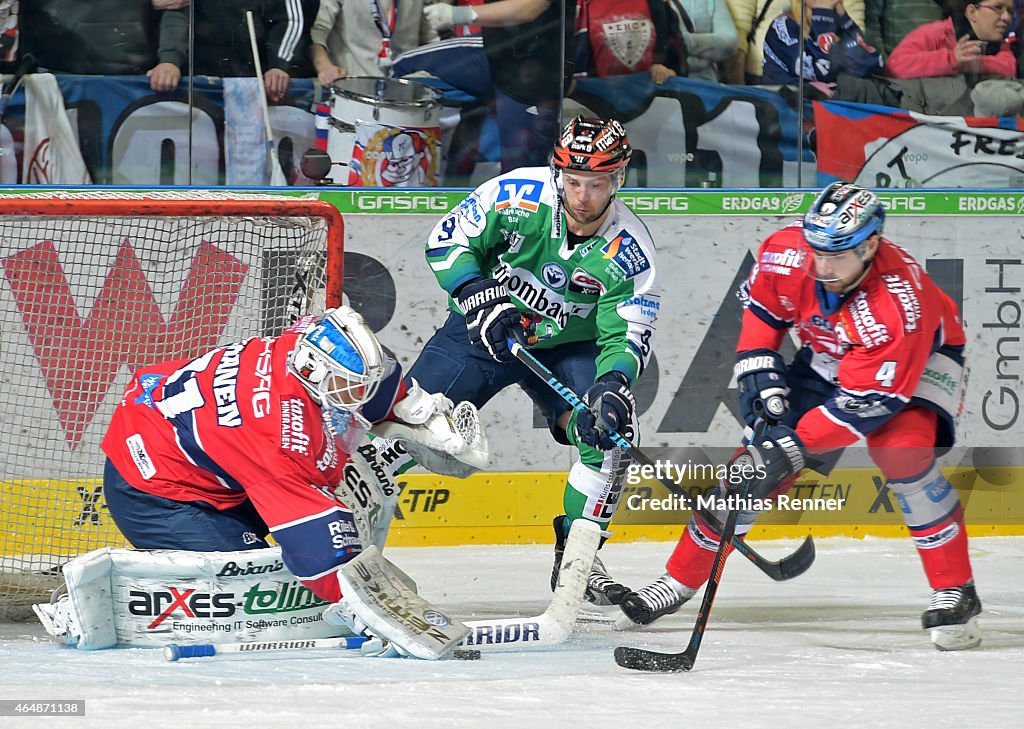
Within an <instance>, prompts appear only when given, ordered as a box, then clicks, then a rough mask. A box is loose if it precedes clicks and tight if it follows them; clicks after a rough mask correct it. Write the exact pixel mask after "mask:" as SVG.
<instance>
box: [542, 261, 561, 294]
mask: <svg viewBox="0 0 1024 729" xmlns="http://www.w3.org/2000/svg"><path fill="white" fill-rule="evenodd" d="M541 276H542V277H543V278H544V282H545V283H546V284H547V285H548V286H550V287H551V288H553V289H564V288H565V282H566V277H565V269H563V268H562V267H561V266H559V265H558V264H557V263H545V264H544V268H542V269H541Z"/></svg>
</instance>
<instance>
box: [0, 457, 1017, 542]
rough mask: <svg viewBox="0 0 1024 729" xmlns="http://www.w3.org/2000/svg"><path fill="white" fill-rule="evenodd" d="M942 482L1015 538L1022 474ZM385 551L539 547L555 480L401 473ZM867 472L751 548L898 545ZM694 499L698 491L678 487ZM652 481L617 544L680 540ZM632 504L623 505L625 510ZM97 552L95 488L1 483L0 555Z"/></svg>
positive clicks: (854, 473)
mask: <svg viewBox="0 0 1024 729" xmlns="http://www.w3.org/2000/svg"><path fill="white" fill-rule="evenodd" d="M943 473H944V474H945V475H946V477H947V478H948V479H949V480H950V482H951V483H952V484H953V485H954V487H956V489H957V491H958V493H959V494H960V500H961V502H962V503H963V504H964V509H965V513H966V518H967V525H968V531H969V533H970V534H971V535H972V536H1024V488H1022V487H1024V466H1011V467H1001V468H992V469H967V468H949V469H944V471H943ZM402 480H403V481H404V482H405V488H404V490H403V492H402V496H401V499H400V502H399V510H398V514H397V515H396V519H395V521H394V523H393V525H392V530H391V534H390V536H389V538H388V544H389V545H392V546H402V547H412V546H424V547H426V546H457V545H463V544H531V543H539V544H546V543H549V542H551V539H552V537H551V519H552V518H553V517H554V516H556V515H557V514H560V513H561V512H562V494H563V491H564V489H565V473H564V472H550V473H547V472H525V473H493V472H490V473H480V474H476V475H474V476H471V477H469V478H467V479H456V478H450V477H444V476H436V475H433V474H418V473H417V474H406V475H405V476H403V477H402ZM883 487H884V484H883V483H882V480H881V478H880V476H879V472H878V471H877V470H876V469H870V468H846V469H836V470H835V471H834V472H833V473H832V474H831V475H830V476H828V477H827V478H826V477H820V476H817V475H816V474H811V475H809V476H806V477H803V478H801V479H799V480H798V481H797V483H796V485H795V486H794V488H793V489H792V490H791V491H790V495H794V496H799V497H800V498H825V499H829V498H832V499H839V498H842V499H845V503H844V505H843V507H842V508H841V509H840V510H838V511H813V512H808V511H803V512H799V511H789V512H782V511H772V512H767V513H764V514H763V515H762V516H761V518H760V519H759V520H758V523H757V526H756V527H754V529H753V530H752V531H751V538H752V539H783V538H795V537H802V536H805V535H808V534H811V535H814V536H817V537H832V536H842V537H867V536H871V537H901V536H904V535H906V533H907V530H906V527H905V526H903V520H902V518H901V517H900V513H899V505H898V503H897V501H896V499H895V498H893V497H892V495H891V494H888V495H883V496H882V497H880V489H883ZM687 488H688V489H692V490H693V492H694V493H697V492H703V491H704V490H705V489H706V488H707V484H687ZM668 496H669V494H668V492H667V491H666V490H665V489H664V487H663V486H662V485H661V484H660V483H657V482H650V481H645V482H641V483H638V484H631V485H627V486H626V489H625V493H624V497H623V498H624V502H623V504H622V505H621V506H620V508H619V512H618V513H617V514H616V517H615V519H614V520H613V522H612V526H611V530H612V531H613V532H614V534H615V539H616V541H619V542H628V541H668V540H674V539H676V538H677V537H678V536H679V533H680V531H681V525H682V524H684V523H685V522H686V519H687V518H688V516H689V512H687V511H683V510H669V511H662V510H657V511H655V510H652V509H645V510H636V509H630V508H629V504H630V503H635V502H636V501H637V499H642V498H648V499H654V500H663V499H665V498H666V497H668ZM630 497H632V502H631V501H630ZM102 546H127V545H126V543H125V541H124V539H123V538H122V537H121V536H120V534H119V533H118V531H117V528H116V527H115V526H114V524H113V522H112V520H111V519H110V515H109V514H108V513H107V511H106V505H105V504H104V503H103V500H102V496H101V495H100V480H99V479H81V480H75V481H70V480H69V481H41V480H26V481H8V482H4V483H3V484H0V556H5V557H10V556H19V555H26V554H53V555H71V554H78V553H81V552H85V551H88V550H91V549H96V548H98V547H102Z"/></svg>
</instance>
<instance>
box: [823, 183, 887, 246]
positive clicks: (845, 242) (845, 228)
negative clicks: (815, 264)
mask: <svg viewBox="0 0 1024 729" xmlns="http://www.w3.org/2000/svg"><path fill="white" fill-rule="evenodd" d="M884 225H885V209H884V208H883V207H882V201H881V200H879V199H878V195H876V194H875V193H873V192H871V190H868V189H866V188H863V187H860V186H859V185H852V184H850V183H847V182H833V183H832V184H831V185H829V186H828V187H826V188H825V189H824V190H822V192H821V194H820V195H818V198H817V200H815V201H814V204H813V205H811V209H810V210H808V211H807V215H805V216H804V239H805V240H806V241H807V243H808V244H809V245H810V246H811V248H813V249H814V250H816V251H820V252H822V253H838V252H839V251H846V250H849V249H851V248H856V247H857V246H859V245H860V244H861V243H863V242H864V241H866V240H867V239H868V238H870V237H871V236H873V235H875V234H878V235H881V234H882V228H883V227H884Z"/></svg>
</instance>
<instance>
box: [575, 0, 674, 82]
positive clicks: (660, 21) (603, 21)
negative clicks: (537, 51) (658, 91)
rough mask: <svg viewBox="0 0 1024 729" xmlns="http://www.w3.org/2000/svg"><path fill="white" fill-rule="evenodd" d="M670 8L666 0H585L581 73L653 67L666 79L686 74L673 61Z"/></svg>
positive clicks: (580, 5) (579, 24)
mask: <svg viewBox="0 0 1024 729" xmlns="http://www.w3.org/2000/svg"><path fill="white" fill-rule="evenodd" d="M669 12H671V10H669V9H668V6H667V3H666V2H664V0H630V1H628V2H623V0H579V1H578V2H577V13H576V75H577V76H621V75H625V74H629V73H642V72H648V73H650V75H651V80H652V81H653V82H654V83H656V84H660V83H664V82H665V81H666V80H667V79H670V78H672V77H673V76H676V75H678V74H680V72H681V71H683V70H684V69H682V68H678V67H676V68H671V67H670V66H669V65H668V64H667V58H666V55H667V52H668V42H669V35H670V30H669V25H668V15H667V14H668V13H669ZM683 75H685V73H684V74H683Z"/></svg>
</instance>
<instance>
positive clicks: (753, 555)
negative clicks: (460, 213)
mask: <svg viewBox="0 0 1024 729" xmlns="http://www.w3.org/2000/svg"><path fill="white" fill-rule="evenodd" d="M508 346H509V350H510V351H511V352H512V354H513V356H514V357H515V358H516V359H518V360H519V361H520V362H522V363H523V364H524V365H525V366H526V368H527V369H528V370H530V372H532V373H533V374H534V375H536V376H537V377H539V378H540V379H542V380H544V381H545V382H546V383H547V384H548V386H549V387H550V388H551V389H552V390H554V391H555V392H557V393H558V394H559V395H561V396H562V399H563V400H565V401H566V402H567V403H568V404H569V405H570V406H571V407H572V408H573V409H574V410H576V411H577V412H580V411H582V410H586V409H587V406H586V404H585V403H584V402H583V401H582V400H581V399H580V398H579V396H578V395H577V394H576V393H575V392H573V390H572V388H570V387H569V386H568V385H566V384H565V383H563V382H561V381H560V380H559V379H558V378H557V377H555V375H554V373H553V372H552V371H551V370H549V369H548V368H547V367H546V366H544V364H543V363H542V362H541V361H540V360H538V359H537V358H536V357H534V356H533V354H532V353H531V352H530V351H529V350H528V349H526V347H524V346H523V345H522V344H520V343H519V342H517V341H516V340H515V339H514V338H509V340H508ZM608 436H609V438H611V440H612V442H613V443H615V445H616V446H618V447H619V448H621V449H622V450H624V451H625V452H626V454H627V455H628V456H629V457H630V458H632V459H633V460H634V461H636V462H637V463H639V464H641V465H645V466H651V467H652V469H654V466H655V463H654V461H653V460H651V458H650V456H648V455H647V454H646V453H644V452H643V451H642V450H641V449H640V448H638V447H637V446H635V445H633V443H631V442H630V441H629V440H628V439H627V438H625V437H624V436H623V435H622V434H621V433H618V432H617V431H614V430H613V431H610V432H609V433H608ZM654 471H655V473H656V472H657V469H654ZM658 481H659V482H660V483H661V484H662V485H663V486H664V487H665V488H667V489H668V490H669V491H670V492H672V493H674V494H676V495H678V496H680V497H681V498H682V499H683V503H684V505H685V506H687V507H688V508H690V509H691V510H693V511H694V513H696V514H697V515H698V516H700V517H701V518H702V519H704V520H705V521H707V522H708V523H710V524H712V525H714V526H717V527H718V528H719V529H721V528H722V527H723V526H724V525H723V524H722V522H721V520H720V519H719V518H718V517H717V516H716V515H715V514H713V513H711V512H710V511H708V510H707V509H704V508H702V507H701V506H700V504H698V503H697V502H696V501H695V500H694V499H693V498H692V497H691V496H690V495H689V494H687V493H686V492H685V491H684V490H683V489H681V488H680V487H679V485H678V484H676V483H674V482H672V481H670V480H668V479H665V478H658ZM731 544H732V546H733V547H734V548H735V549H736V551H737V552H739V553H740V554H742V555H743V556H744V557H746V558H747V559H748V560H750V561H751V562H752V563H753V564H754V565H755V566H757V568H758V569H760V570H761V571H762V572H764V573H765V574H766V575H768V576H769V577H771V578H772V579H773V580H776V581H782V580H788V579H791V578H793V577H796V576H797V575H799V574H802V573H803V572H805V571H806V570H807V568H809V567H810V566H811V563H812V562H813V561H814V542H813V541H811V539H810V537H808V538H807V539H806V540H804V543H803V544H802V545H800V547H799V548H798V549H797V551H796V552H794V553H793V554H792V555H790V556H789V557H786V558H783V559H782V560H780V561H779V562H772V561H770V560H768V559H765V558H764V557H763V556H761V555H760V554H759V553H758V552H757V550H755V549H754V548H753V547H751V546H750V545H749V544H747V543H746V542H745V541H744V540H742V539H739V538H735V537H733V538H732V539H731Z"/></svg>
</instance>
